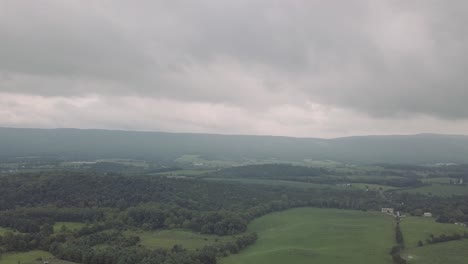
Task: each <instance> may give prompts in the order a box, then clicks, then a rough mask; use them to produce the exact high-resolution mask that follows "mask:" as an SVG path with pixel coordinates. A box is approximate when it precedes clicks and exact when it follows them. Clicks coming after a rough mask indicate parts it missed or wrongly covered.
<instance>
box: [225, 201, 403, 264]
mask: <svg viewBox="0 0 468 264" xmlns="http://www.w3.org/2000/svg"><path fill="white" fill-rule="evenodd" d="M249 230H250V231H255V232H257V233H258V235H259V238H258V240H257V242H256V243H255V244H254V245H252V246H250V247H248V248H247V249H245V250H244V251H242V252H241V253H240V254H238V255H231V256H229V257H227V258H224V259H222V260H221V264H264V263H265V264H283V263H294V264H306V263H307V264H309V263H317V264H343V263H346V264H353V263H359V264H361V263H373V264H391V263H392V260H391V257H390V255H389V253H388V252H389V250H390V248H391V247H392V246H393V245H394V221H393V218H392V217H389V216H386V215H383V214H381V213H377V212H362V211H352V210H339V209H319V208H298V209H291V210H287V211H283V212H277V213H272V214H269V215H266V216H263V217H261V218H258V219H256V220H254V221H253V222H252V223H251V224H250V225H249Z"/></svg>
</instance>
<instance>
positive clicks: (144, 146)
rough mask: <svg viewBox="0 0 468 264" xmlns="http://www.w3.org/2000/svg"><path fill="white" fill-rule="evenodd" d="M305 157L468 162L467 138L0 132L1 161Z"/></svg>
mask: <svg viewBox="0 0 468 264" xmlns="http://www.w3.org/2000/svg"><path fill="white" fill-rule="evenodd" d="M184 154H197V155H201V156H203V157H204V158H205V159H219V160H246V159H256V160H262V159H278V160H284V161H302V160H304V159H314V160H334V161H340V162H351V163H361V164H362V163H364V164H365V163H367V164H369V163H408V164H423V163H439V162H443V163H449V162H453V163H468V136H449V135H434V134H420V135H409V136H361V137H346V138H337V139H314V138H291V137H273V136H238V135H213V134H178V133H162V132H134V131H113V130H80V129H20V128H0V158H11V157H23V156H51V157H60V158H64V159H100V158H131V159H144V160H165V161H172V160H174V159H176V158H178V157H180V156H181V155H184Z"/></svg>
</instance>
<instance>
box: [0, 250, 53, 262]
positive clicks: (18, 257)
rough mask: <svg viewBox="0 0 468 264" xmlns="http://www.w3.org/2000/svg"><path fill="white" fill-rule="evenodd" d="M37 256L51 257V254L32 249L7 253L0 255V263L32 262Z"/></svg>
mask: <svg viewBox="0 0 468 264" xmlns="http://www.w3.org/2000/svg"><path fill="white" fill-rule="evenodd" d="M38 258H52V255H51V254H50V253H48V252H45V251H41V250H33V251H28V252H22V253H7V254H4V255H2V258H1V259H0V264H18V263H25V264H26V263H34V261H35V260H36V259H38Z"/></svg>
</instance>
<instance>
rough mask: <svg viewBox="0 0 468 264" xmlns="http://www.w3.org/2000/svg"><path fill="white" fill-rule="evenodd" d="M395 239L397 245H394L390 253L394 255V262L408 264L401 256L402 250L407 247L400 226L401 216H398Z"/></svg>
mask: <svg viewBox="0 0 468 264" xmlns="http://www.w3.org/2000/svg"><path fill="white" fill-rule="evenodd" d="M395 241H396V245H395V246H393V247H392V250H391V251H390V255H391V256H392V260H393V263H395V264H406V263H407V261H406V260H405V259H404V258H403V257H402V256H401V251H402V250H403V249H405V242H404V239H403V233H402V232H401V228H400V218H398V217H397V218H396V224H395Z"/></svg>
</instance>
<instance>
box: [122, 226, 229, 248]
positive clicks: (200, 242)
mask: <svg viewBox="0 0 468 264" xmlns="http://www.w3.org/2000/svg"><path fill="white" fill-rule="evenodd" d="M126 235H131V236H138V237H139V238H140V244H141V245H142V246H144V247H146V248H149V249H157V248H172V247H173V246H174V245H182V246H183V247H184V248H187V249H198V248H202V247H204V246H207V245H211V244H215V243H216V242H218V241H219V242H224V241H228V240H230V239H231V237H229V236H223V237H220V236H215V235H204V234H198V233H194V232H191V231H186V230H180V229H176V230H161V231H143V230H138V231H127V232H126Z"/></svg>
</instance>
